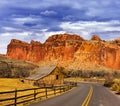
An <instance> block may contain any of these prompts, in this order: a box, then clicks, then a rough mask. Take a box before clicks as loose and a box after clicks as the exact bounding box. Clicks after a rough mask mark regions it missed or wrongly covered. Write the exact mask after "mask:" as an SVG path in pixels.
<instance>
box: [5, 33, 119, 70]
mask: <svg viewBox="0 0 120 106" xmlns="http://www.w3.org/2000/svg"><path fill="white" fill-rule="evenodd" d="M7 56H9V57H11V58H15V59H21V60H28V61H33V62H42V61H44V62H45V61H50V62H51V63H52V62H53V61H55V62H56V64H60V63H61V64H66V63H68V64H69V62H70V61H73V62H74V61H77V62H79V63H83V62H84V63H85V62H91V63H95V64H100V65H103V66H107V67H110V68H116V69H120V40H115V41H111V42H110V41H109V42H107V41H102V40H101V39H100V38H99V37H98V36H96V35H94V36H93V37H92V39H91V40H84V39H83V38H81V37H80V36H78V35H69V34H57V35H53V36H51V37H49V38H48V39H47V40H46V42H45V43H44V44H41V43H40V42H36V41H31V42H30V43H26V42H23V41H19V40H15V39H13V40H11V42H10V44H9V45H8V47H7Z"/></svg>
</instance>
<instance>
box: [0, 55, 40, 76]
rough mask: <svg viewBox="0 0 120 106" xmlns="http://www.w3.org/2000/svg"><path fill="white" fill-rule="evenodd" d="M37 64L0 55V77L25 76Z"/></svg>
mask: <svg viewBox="0 0 120 106" xmlns="http://www.w3.org/2000/svg"><path fill="white" fill-rule="evenodd" d="M36 67H38V66H37V65H35V64H33V63H30V62H25V61H22V60H15V59H10V58H7V57H5V56H0V77H7V78H9V77H27V76H29V74H30V73H31V71H32V70H33V69H34V68H36Z"/></svg>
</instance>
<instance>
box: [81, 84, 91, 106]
mask: <svg viewBox="0 0 120 106" xmlns="http://www.w3.org/2000/svg"><path fill="white" fill-rule="evenodd" d="M92 93H93V87H92V86H91V87H90V90H89V93H88V95H87V97H86V98H85V100H84V102H83V103H82V106H88V104H89V102H90V99H91V97H92Z"/></svg>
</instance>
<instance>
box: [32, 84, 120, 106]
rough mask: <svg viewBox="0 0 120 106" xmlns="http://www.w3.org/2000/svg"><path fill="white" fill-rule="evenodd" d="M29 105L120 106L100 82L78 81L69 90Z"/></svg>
mask: <svg viewBox="0 0 120 106" xmlns="http://www.w3.org/2000/svg"><path fill="white" fill-rule="evenodd" d="M30 106H120V98H118V97H117V96H116V95H115V94H113V93H112V92H111V91H110V90H109V89H108V88H105V87H103V86H102V85H100V84H97V83H78V87H77V88H75V89H73V90H72V91H70V92H67V93H65V94H62V95H60V96H57V97H54V98H50V99H48V100H45V101H41V102H39V103H36V104H32V105H30Z"/></svg>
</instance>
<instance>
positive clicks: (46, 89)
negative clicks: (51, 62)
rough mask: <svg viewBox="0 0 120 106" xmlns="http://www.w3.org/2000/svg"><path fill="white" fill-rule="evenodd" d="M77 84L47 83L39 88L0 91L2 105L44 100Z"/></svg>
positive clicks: (0, 104) (11, 105) (14, 105)
mask: <svg viewBox="0 0 120 106" xmlns="http://www.w3.org/2000/svg"><path fill="white" fill-rule="evenodd" d="M75 86H77V83H75V82H69V83H68V82H67V83H66V84H65V85H63V86H52V85H51V86H50V85H45V86H43V87H39V88H31V89H24V90H17V89H16V90H14V91H6V92H0V106H19V105H21V104H24V105H25V104H27V103H29V102H34V101H36V100H44V99H47V98H49V97H51V96H54V95H58V94H61V93H63V92H66V91H68V90H70V89H72V88H73V87H75Z"/></svg>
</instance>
